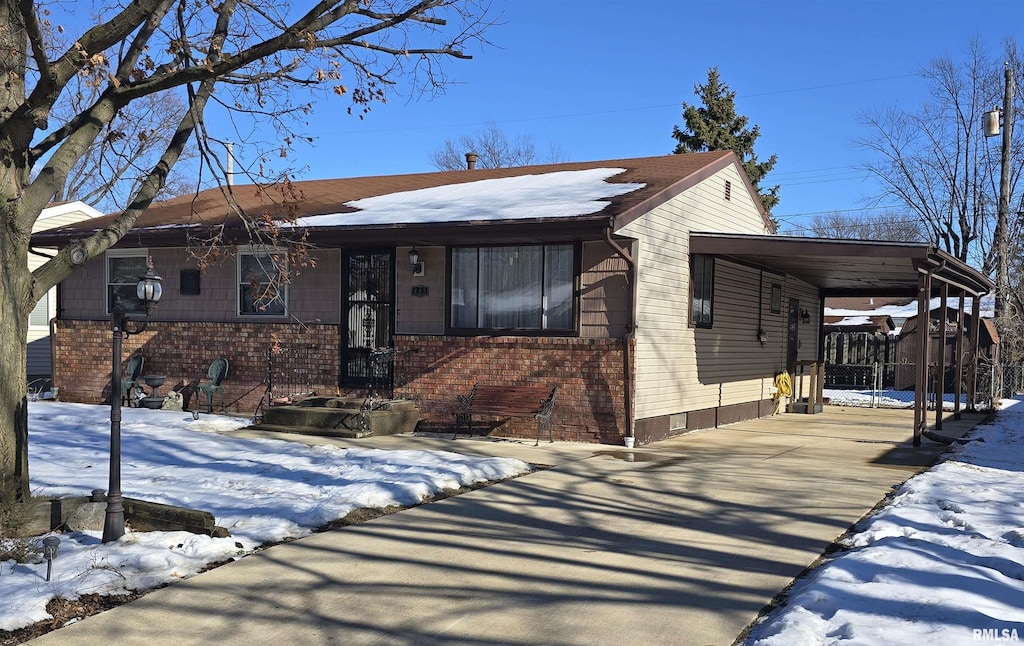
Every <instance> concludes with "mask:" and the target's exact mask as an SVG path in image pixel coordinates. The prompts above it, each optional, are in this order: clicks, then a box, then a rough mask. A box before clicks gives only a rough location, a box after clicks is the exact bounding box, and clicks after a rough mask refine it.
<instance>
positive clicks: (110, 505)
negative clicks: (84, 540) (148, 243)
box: [102, 256, 163, 543]
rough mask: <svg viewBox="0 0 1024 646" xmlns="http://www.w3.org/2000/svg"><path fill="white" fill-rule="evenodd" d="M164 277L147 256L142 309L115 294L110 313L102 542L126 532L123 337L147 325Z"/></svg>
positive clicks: (139, 287) (141, 286) (141, 285)
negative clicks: (134, 308) (126, 304)
mask: <svg viewBox="0 0 1024 646" xmlns="http://www.w3.org/2000/svg"><path fill="white" fill-rule="evenodd" d="M160 281H161V278H160V276H158V275H156V273H155V272H154V271H153V257H152V256H149V257H147V258H146V273H145V275H143V276H139V282H138V284H137V285H136V287H135V295H136V296H138V297H139V302H140V303H141V304H142V307H143V310H144V311H142V312H126V311H125V309H124V305H123V304H122V303H121V302H120V299H117V298H115V300H114V306H113V308H112V310H113V311H112V312H111V313H110V327H111V330H112V331H113V365H112V369H111V372H110V484H109V485H108V487H107V510H106V516H104V518H103V539H102V540H103V542H104V543H110V542H111V541H116V540H117V539H119V538H121V537H122V536H124V497H123V496H122V495H121V339H122V338H123V337H127V336H130V335H132V334H139V333H140V332H143V331H144V330H145V329H146V323H148V322H149V315H150V314H152V312H153V308H154V307H156V304H157V303H158V302H159V301H160V297H161V296H162V295H163V287H162V286H161V284H160Z"/></svg>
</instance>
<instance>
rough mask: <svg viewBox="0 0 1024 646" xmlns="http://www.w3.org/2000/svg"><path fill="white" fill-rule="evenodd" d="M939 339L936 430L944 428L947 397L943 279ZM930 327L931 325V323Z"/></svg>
mask: <svg viewBox="0 0 1024 646" xmlns="http://www.w3.org/2000/svg"><path fill="white" fill-rule="evenodd" d="M939 293H940V297H939V340H938V341H937V342H936V343H935V353H936V357H935V430H936V431H941V430H942V413H943V412H944V411H943V410H942V408H943V403H942V401H943V400H944V399H945V398H946V313H947V311H948V309H947V306H948V305H949V283H947V282H945V281H943V283H942V290H941V291H940V292H939ZM929 323H930V322H929ZM929 329H931V326H930V325H929Z"/></svg>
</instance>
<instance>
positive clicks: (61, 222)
mask: <svg viewBox="0 0 1024 646" xmlns="http://www.w3.org/2000/svg"><path fill="white" fill-rule="evenodd" d="M101 215H103V213H101V212H100V211H97V210H96V209H94V208H93V207H91V206H89V205H88V204H86V203H85V202H64V203H62V204H54V205H53V206H48V207H46V208H45V209H43V212H42V214H40V216H39V219H38V220H36V223H35V226H33V227H32V232H33V233H36V232H38V231H45V230H47V229H56V228H59V227H64V226H67V225H69V224H74V223H75V222H80V221H82V220H88V219H90V218H98V217H100V216H101ZM46 252H47V251H46V250H42V253H46ZM49 254H50V255H52V254H53V250H49ZM45 262H46V258H45V257H43V256H40V255H37V254H29V257H28V268H29V269H31V270H34V269H36V268H37V267H39V266H41V265H42V264H43V263H45ZM56 311H57V289H56V288H54V289H51V290H50V291H49V292H47V294H46V296H45V297H44V298H42V299H40V300H39V302H38V303H36V306H35V308H33V309H32V313H31V314H29V317H28V370H27V373H28V382H29V387H30V388H32V389H33V390H40V389H42V388H44V387H45V386H47V385H48V384H49V382H50V375H51V374H52V373H51V367H50V319H51V318H53V316H54V315H55V313H56Z"/></svg>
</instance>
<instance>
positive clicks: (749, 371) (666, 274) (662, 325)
mask: <svg viewBox="0 0 1024 646" xmlns="http://www.w3.org/2000/svg"><path fill="white" fill-rule="evenodd" d="M726 180H729V181H730V182H731V183H732V195H731V197H732V199H731V200H730V201H726V200H725V199H724V188H725V181H726ZM690 231H709V232H710V231H714V232H727V233H751V234H763V233H765V229H764V221H763V219H762V218H761V215H760V213H759V212H758V210H757V208H756V206H755V205H754V203H753V200H752V198H751V197H750V196H749V195H748V194H747V192H746V191H745V190H743V180H742V179H741V178H740V176H739V174H738V172H737V171H736V169H735V167H733V166H730V167H728V168H726V169H724V170H722V171H720V172H719V173H717V174H715V175H714V176H712V177H710V178H708V179H706V180H704V181H703V182H701V183H699V184H698V185H696V186H694V187H692V188H691V189H689V190H687V191H686V192H684V193H682V194H681V195H678V196H676V197H675V198H673V199H672V200H670V201H669V202H667V203H665V204H663V205H661V206H659V207H658V208H656V209H654V210H653V211H651V212H650V213H648V214H647V215H645V216H644V217H642V218H640V219H638V220H637V221H635V222H633V223H631V224H629V225H627V226H626V227H624V228H623V229H622V230H621V231H619V232H618V233H620V234H622V235H625V236H629V237H633V238H636V239H637V240H638V241H639V252H638V254H637V261H638V268H637V271H638V303H637V318H638V321H637V324H638V326H637V331H636V340H637V350H636V355H637V356H636V366H637V368H636V372H637V377H636V405H635V411H636V413H635V414H636V418H637V419H646V418H650V417H657V416H662V415H671V414H674V413H679V412H685V411H693V410H702V409H706V408H714V407H716V406H725V405H729V404H736V403H742V402H750V401H757V400H760V399H765V398H768V397H770V396H771V395H770V391H769V388H770V386H771V385H772V382H773V380H774V375H775V374H776V373H777V372H778V371H781V370H782V369H783V368H784V366H785V360H786V315H787V305H788V302H789V298H790V297H791V296H793V297H796V298H800V300H801V303H803V302H804V301H805V299H806V303H807V307H808V309H809V310H811V311H812V312H813V316H814V317H815V319H816V317H817V304H816V302H812V300H811V297H812V295H813V294H816V292H815V290H814V289H813V288H812V287H810V286H808V285H804V284H802V283H800V282H799V281H796V280H794V279H793V278H788V279H787V278H786V277H783V276H779V275H777V274H772V273H769V272H764V273H763V281H762V280H761V277H762V272H761V271H760V270H758V269H753V268H750V267H746V266H743V265H738V264H735V263H731V262H726V261H723V260H721V259H716V262H715V293H714V297H715V298H714V325H713V327H712V328H711V329H698V328H693V327H690V325H689V312H688V307H689V277H690V267H689V233H690ZM773 282H774V283H778V284H781V285H782V287H783V299H782V303H783V307H782V311H781V312H780V313H778V314H772V313H771V312H770V303H769V300H770V296H771V284H772V283H773ZM759 285H760V286H761V299H762V310H761V327H762V328H763V329H764V330H765V331H766V332H767V333H768V342H767V344H766V345H765V346H761V344H760V343H759V342H758V340H757V330H758V308H757V302H758V300H757V294H758V287H759ZM802 327H803V328H805V329H806V328H810V329H815V327H814V325H813V321H812V325H810V326H802ZM803 356H811V357H813V356H816V340H811V339H806V338H805V339H804V343H803V346H802V348H801V357H803Z"/></svg>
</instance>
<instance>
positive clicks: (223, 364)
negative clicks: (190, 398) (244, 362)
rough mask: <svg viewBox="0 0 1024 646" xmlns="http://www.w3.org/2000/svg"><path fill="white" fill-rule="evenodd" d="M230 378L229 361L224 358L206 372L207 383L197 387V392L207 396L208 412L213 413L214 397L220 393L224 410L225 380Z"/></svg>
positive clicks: (221, 406) (211, 365)
mask: <svg viewBox="0 0 1024 646" xmlns="http://www.w3.org/2000/svg"><path fill="white" fill-rule="evenodd" d="M227 376H228V360H227V359H225V358H224V357H221V358H220V359H217V360H216V361H214V362H213V363H211V364H210V369H209V370H207V371H206V381H204V382H203V383H201V384H199V385H198V386H196V390H197V391H199V392H201V393H203V395H205V396H206V412H207V413H212V412H213V397H214V395H215V394H217V393H220V408H221V410H224V385H223V384H224V379H225V378H226V377H227Z"/></svg>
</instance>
